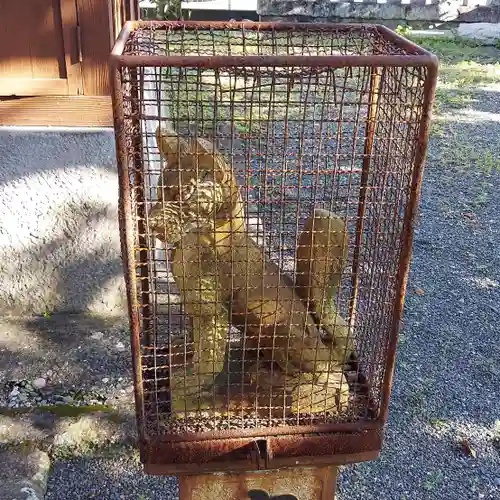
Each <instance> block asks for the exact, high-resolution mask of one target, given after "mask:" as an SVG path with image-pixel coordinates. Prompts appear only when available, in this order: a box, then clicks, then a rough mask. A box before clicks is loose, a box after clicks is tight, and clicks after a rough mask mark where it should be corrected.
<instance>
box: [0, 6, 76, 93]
mask: <svg viewBox="0 0 500 500" xmlns="http://www.w3.org/2000/svg"><path fill="white" fill-rule="evenodd" d="M72 11H73V12H72ZM76 19H77V18H76V6H75V0H15V1H13V2H5V1H2V2H0V95H4V96H9V95H15V96H30V95H31V96H34V95H78V94H80V93H82V92H81V88H82V83H81V74H80V71H79V66H80V61H79V60H78V58H77V57H75V55H73V54H76V50H75V49H76V47H75V45H76V42H77V38H76ZM68 23H71V25H70V24H68ZM75 59H76V60H75Z"/></svg>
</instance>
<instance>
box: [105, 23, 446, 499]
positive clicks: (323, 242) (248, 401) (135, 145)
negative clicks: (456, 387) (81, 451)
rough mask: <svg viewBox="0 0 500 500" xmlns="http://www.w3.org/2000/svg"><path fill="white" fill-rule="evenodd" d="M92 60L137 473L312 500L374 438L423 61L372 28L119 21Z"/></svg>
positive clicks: (426, 68)
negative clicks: (104, 101)
mask: <svg viewBox="0 0 500 500" xmlns="http://www.w3.org/2000/svg"><path fill="white" fill-rule="evenodd" d="M110 67H111V75H112V83H113V112H114V120H115V136H116V146H117V160H118V172H119V208H120V209H119V222H120V235H121V242H122V257H123V264H124V270H125V282H126V286H127V299H128V310H129V319H130V325H131V343H132V360H133V368H134V385H135V403H136V415H137V425H138V429H139V448H140V452H141V461H142V463H143V464H144V468H145V470H146V472H148V473H151V474H175V475H179V476H180V477H181V483H180V484H181V490H182V492H183V493H182V494H183V495H184V498H207V499H208V498H209V496H207V495H208V493H206V491H205V490H206V488H205V489H204V485H206V482H207V481H211V482H212V483H213V482H214V481H223V482H224V488H225V491H227V492H228V495H229V496H228V498H242V492H244V495H247V496H248V498H269V496H265V495H269V494H272V495H274V498H281V497H280V496H279V495H282V497H283V498H292V497H293V495H295V497H296V498H299V497H300V498H301V500H302V499H309V498H310V499H311V500H312V499H314V498H331V496H329V495H331V492H332V491H333V489H334V484H335V474H336V469H335V467H336V466H338V465H342V464H347V463H352V462H360V461H366V460H372V459H374V458H376V457H377V456H378V454H379V452H380V450H381V448H382V444H383V431H384V426H385V424H386V420H387V412H388V405H389V399H390V391H391V387H392V374H393V369H394V362H395V350H396V344H397V338H398V332H399V324H400V320H401V316H402V309H403V303H404V296H405V286H406V279H407V274H408V267H409V260H410V255H411V245H412V236H413V225H414V221H415V213H416V209H417V207H418V201H419V193H420V184H421V178H422V172H423V168H424V163H425V156H426V151H427V141H428V136H429V124H430V114H431V109H432V104H433V99H434V93H435V86H436V80H437V71H438V63H437V59H436V57H435V56H434V55H433V54H431V53H429V52H427V51H426V50H424V49H423V48H421V47H419V46H417V45H415V44H413V43H412V42H410V41H409V40H407V39H405V38H404V37H402V36H400V35H398V34H396V33H394V32H393V31H391V30H389V29H388V28H385V27H383V26H379V25H369V24H328V23H320V24H314V23H262V22H230V23H227V22H194V21H193V22H191V21H182V22H181V21H175V22H169V21H161V22H160V21H133V22H127V23H126V24H125V25H124V27H123V29H122V31H121V33H120V35H119V37H118V39H117V40H116V43H115V46H114V48H113V51H112V55H111V65H110ZM297 467H301V468H302V470H307V471H309V472H308V475H307V477H308V478H309V479H310V481H309V482H307V484H308V485H309V486H305V485H304V481H303V480H302V481H297V474H294V473H293V471H294V468H297ZM215 472H225V473H226V474H225V475H224V479H223V480H222V479H220V477H221V476H218V475H216V476H214V474H213V473H215ZM217 478H218V479H217ZM266 488H267V489H266ZM287 488H288V489H287ZM301 488H302V489H301ZM304 488H306V489H307V488H309V490H307V491H308V492H305V490H304ZM292 490H293V491H292ZM202 491H205V493H203V495H204V496H202V494H201V492H202ZM214 491H215V490H214ZM297 491H301V492H302V493H300V494H299V493H293V492H297ZM269 492H270V493H269ZM230 495H233V496H230ZM238 495H239V496H238ZM259 495H261V496H259ZM262 495H264V496H262ZM277 495H278V496H277ZM286 495H288V497H287V496H286ZM322 495H323V496H322ZM325 495H326V496H325ZM210 498H211V497H210ZM214 498H215V497H214Z"/></svg>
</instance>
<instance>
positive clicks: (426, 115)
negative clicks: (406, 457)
mask: <svg viewBox="0 0 500 500" xmlns="http://www.w3.org/2000/svg"><path fill="white" fill-rule="evenodd" d="M437 73H438V65H437V64H436V65H434V66H430V67H429V68H428V73H427V77H426V81H425V86H424V102H423V105H422V117H421V120H420V127H419V130H418V138H417V141H418V143H417V147H416V154H415V160H414V167H413V172H412V180H411V191H410V199H409V202H408V205H407V207H406V210H405V215H404V226H403V234H402V238H401V246H402V252H401V255H400V258H399V265H398V276H397V294H396V297H395V307H394V313H393V317H392V324H391V334H390V338H389V343H388V349H387V354H386V367H385V375H384V382H383V389H382V398H381V405H380V418H381V420H382V421H384V422H386V421H387V417H388V412H389V399H390V395H391V389H392V379H393V376H394V367H395V361H396V347H397V344H398V334H399V330H400V327H401V318H402V315H403V309H404V302H405V294H406V284H407V282H408V273H409V270H410V259H411V254H412V245H413V233H414V225H415V219H416V215H417V210H418V203H419V199H420V190H421V186H422V175H423V171H424V163H425V159H426V156H427V145H428V142H429V131H430V124H431V113H432V106H433V103H434V98H435V93H436V85H437Z"/></svg>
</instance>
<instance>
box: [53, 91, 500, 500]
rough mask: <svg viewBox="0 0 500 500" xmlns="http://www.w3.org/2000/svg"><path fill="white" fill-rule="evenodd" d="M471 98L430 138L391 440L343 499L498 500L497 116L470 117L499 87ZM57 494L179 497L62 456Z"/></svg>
mask: <svg viewBox="0 0 500 500" xmlns="http://www.w3.org/2000/svg"><path fill="white" fill-rule="evenodd" d="M499 90H500V89H499ZM476 97H477V98H478V101H477V102H475V103H474V105H473V106H471V107H470V109H469V110H468V111H466V110H462V111H457V110H449V113H448V114H445V115H443V124H442V125H443V129H442V131H441V134H438V133H436V134H434V136H433V140H432V141H431V145H430V152H429V161H428V167H427V170H426V173H425V179H424V185H423V192H422V202H421V209H420V218H419V224H418V228H417V231H416V235H415V242H414V257H413V261H412V267H411V275H410V281H409V285H408V292H407V300H406V309H405V319H404V324H403V329H402V334H401V341H400V345H399V349H398V362H397V369H396V375H395V380H394V389H393V396H392V402H391V407H390V419H389V426H388V431H387V440H386V443H385V446H384V450H383V452H382V454H381V457H380V458H379V459H378V460H376V461H374V462H371V463H365V464H357V465H354V466H349V467H345V468H343V470H342V472H341V475H340V480H339V494H338V500H356V499H363V500H366V499H381V498H383V499H391V500H392V499H394V500H396V499H397V500H403V499H407V500H410V499H418V500H420V499H426V500H427V499H439V500H457V499H459V500H468V499H471V500H473V499H492V500H493V499H498V498H500V422H499V420H500V399H499V397H498V396H499V395H498V380H499V375H500V372H499V366H500V343H499V332H498V327H497V323H496V322H497V321H498V320H499V319H500V306H499V305H498V304H500V274H499V271H498V270H499V269H500V221H499V219H498V217H497V199H496V196H495V195H496V189H498V187H500V171H499V169H496V171H495V168H493V171H492V173H491V175H488V174H487V173H486V174H485V172H484V171H483V170H484V169H483V166H482V163H484V158H487V157H488V156H489V153H487V152H488V151H490V152H491V154H492V155H493V156H494V157H500V150H497V149H495V148H499V146H498V141H497V140H496V138H497V137H499V136H500V114H495V115H493V114H490V115H482V116H483V118H484V117H486V118H487V119H486V120H483V121H481V120H477V119H473V118H474V117H476V118H477V116H478V115H481V113H486V112H488V111H489V110H491V109H500V92H477V95H476ZM486 98H489V99H490V100H489V102H486ZM471 117H472V118H471ZM471 145H474V147H473V150H472V151H473V152H474V157H473V158H472V157H471V158H466V157H464V155H465V154H466V153H465V152H464V151H469V150H470V149H471V148H470V146H471ZM492 148H493V149H492ZM469 160H470V161H469ZM464 166H465V167H466V168H464ZM495 425H496V427H495ZM105 492H107V493H105ZM141 495H143V496H142V497H141ZM59 498H60V499H64V500H73V499H74V500H76V499H80V498H109V499H115V498H117V499H118V498H124V499H141V498H145V499H154V498H163V499H167V498H177V497H176V483H175V480H170V479H165V478H147V477H145V476H144V475H143V473H142V472H141V470H140V466H138V464H137V462H136V461H135V458H133V457H131V456H126V457H119V458H108V459H99V460H90V459H78V460H71V461H62V462H57V463H56V464H55V465H54V469H53V473H52V476H51V479H50V481H49V490H48V494H47V499H50V500H56V499H59Z"/></svg>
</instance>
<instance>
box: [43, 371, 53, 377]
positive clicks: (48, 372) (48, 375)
mask: <svg viewBox="0 0 500 500" xmlns="http://www.w3.org/2000/svg"><path fill="white" fill-rule="evenodd" d="M45 375H46V376H47V377H52V375H54V372H53V371H52V370H47V373H46V374H45Z"/></svg>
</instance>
